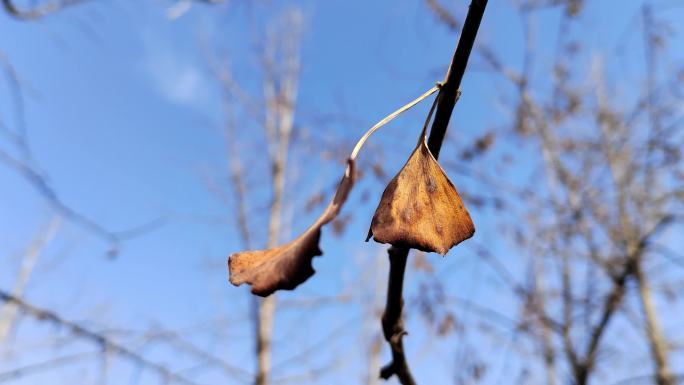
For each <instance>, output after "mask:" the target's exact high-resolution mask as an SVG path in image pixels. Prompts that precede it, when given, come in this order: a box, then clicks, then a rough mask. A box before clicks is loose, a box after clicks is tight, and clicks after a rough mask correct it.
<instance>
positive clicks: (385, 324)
mask: <svg viewBox="0 0 684 385" xmlns="http://www.w3.org/2000/svg"><path fill="white" fill-rule="evenodd" d="M486 6H487V0H473V1H472V2H471V3H470V9H469V10H468V15H467V16H466V19H465V22H464V24H463V31H462V32H461V38H460V39H459V41H458V46H457V47H456V51H455V52H454V56H453V58H452V59H451V64H450V65H449V69H448V71H447V74H446V79H445V81H444V83H442V84H441V87H440V90H439V95H438V96H437V98H438V99H439V100H438V102H437V111H436V113H435V120H434V121H433V123H432V129H431V130H430V137H429V138H428V147H429V149H430V151H431V152H432V154H433V155H434V157H435V158H438V157H439V151H440V150H441V148H442V142H443V141H444V137H445V135H446V130H447V127H448V126H449V120H450V118H451V113H452V111H453V109H454V106H455V105H456V101H457V100H458V97H459V95H460V93H461V91H460V87H461V80H462V79H463V74H464V73H465V70H466V66H467V65H468V58H469V57H470V52H471V51H472V48H473V44H474V43H475V37H476V36H477V31H478V29H479V28H480V22H481V21H482V16H483V15H484V11H485V7H486ZM408 253H409V249H406V248H394V247H391V248H390V249H389V258H390V272H389V282H388V286H387V303H386V305H385V312H384V314H383V316H382V328H383V332H384V334H385V339H386V340H387V342H388V343H389V344H390V347H391V348H392V362H390V363H389V364H387V365H386V366H385V367H383V368H382V370H381V372H380V376H381V377H382V378H384V379H388V378H390V377H391V376H392V375H396V376H397V378H398V379H399V382H401V383H402V384H403V385H414V384H415V383H416V382H415V380H414V379H413V376H412V375H411V371H410V369H409V367H408V364H407V361H406V355H405V353H404V347H403V343H402V337H403V336H404V335H405V334H406V331H405V330H404V325H403V317H402V309H403V285H404V271H405V269H406V261H407V258H408Z"/></svg>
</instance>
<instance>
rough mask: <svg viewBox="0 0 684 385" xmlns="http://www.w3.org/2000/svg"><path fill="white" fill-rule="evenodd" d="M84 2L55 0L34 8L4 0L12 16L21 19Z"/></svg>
mask: <svg viewBox="0 0 684 385" xmlns="http://www.w3.org/2000/svg"><path fill="white" fill-rule="evenodd" d="M82 2H84V0H55V1H52V2H48V3H44V4H41V5H36V6H33V7H32V8H24V9H23V8H19V7H18V6H17V5H16V4H14V2H13V1H12V0H2V6H3V8H5V11H6V12H7V13H8V14H10V15H11V16H12V17H14V18H16V19H19V20H36V19H40V18H43V17H45V16H47V15H50V14H53V13H56V12H59V11H61V10H62V9H64V8H67V7H69V6H72V5H76V4H79V3H82Z"/></svg>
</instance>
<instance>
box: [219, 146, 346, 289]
mask: <svg viewBox="0 0 684 385" xmlns="http://www.w3.org/2000/svg"><path fill="white" fill-rule="evenodd" d="M353 186H354V161H353V160H352V159H349V161H348V163H347V170H346V172H345V174H344V177H342V180H341V181H340V184H339V185H338V186H337V191H336V192H335V197H334V198H333V200H332V201H331V202H330V203H329V204H328V207H326V209H325V211H324V212H323V214H321V216H320V217H318V219H317V220H316V222H315V223H314V224H313V225H311V227H309V228H308V229H307V230H306V231H305V232H304V233H303V234H302V235H300V236H299V237H297V238H296V239H295V240H293V241H291V242H289V243H286V244H284V245H281V246H278V247H275V248H272V249H267V250H257V251H242V252H239V253H235V254H232V255H231V256H230V257H228V272H229V275H230V278H229V279H230V283H232V284H233V285H236V286H237V285H241V284H243V283H248V284H250V285H252V293H253V294H256V295H260V296H262V297H265V296H267V295H270V294H271V293H273V292H274V291H276V290H281V289H284V290H292V289H294V288H295V287H297V286H298V285H299V284H300V283H302V282H304V281H306V280H307V279H308V278H309V277H311V276H312V275H313V273H314V272H315V271H314V269H313V267H312V266H311V260H312V259H313V257H316V256H318V255H322V254H323V252H322V251H321V249H320V248H319V247H318V240H319V239H320V237H321V227H323V225H325V224H327V223H329V222H330V221H332V220H333V219H335V217H336V216H337V214H338V213H339V212H340V209H341V208H342V205H343V204H344V202H345V201H346V200H347V196H348V195H349V192H350V191H351V189H352V187H353Z"/></svg>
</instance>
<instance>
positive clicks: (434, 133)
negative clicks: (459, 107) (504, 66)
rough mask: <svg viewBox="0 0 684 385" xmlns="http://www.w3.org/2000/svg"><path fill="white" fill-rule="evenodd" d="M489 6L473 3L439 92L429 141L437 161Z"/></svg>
mask: <svg viewBox="0 0 684 385" xmlns="http://www.w3.org/2000/svg"><path fill="white" fill-rule="evenodd" d="M486 6H487V0H473V1H472V2H471V3H470V8H469V9H468V16H466V19H465V22H464V23H463V30H462V31H461V38H460V39H459V41H458V46H457V47H456V51H455V52H454V56H453V58H452V59H451V64H450V65H449V69H448V70H447V74H446V79H445V80H444V84H442V88H441V90H440V91H439V94H440V95H439V98H440V100H439V104H437V112H435V120H434V122H433V123H432V130H430V137H429V138H428V147H429V148H430V151H431V152H432V155H434V156H435V158H439V151H440V150H441V149H442V142H443V141H444V136H445V135H446V131H447V127H448V126H449V119H451V113H452V111H453V110H454V106H455V105H456V100H458V96H459V94H460V88H461V80H462V79H463V74H465V70H466V66H467V65H468V58H469V57H470V52H471V51H472V50H473V44H474V43H475V37H476V36H477V31H478V29H479V28H480V22H481V21H482V16H483V15H484V11H485V7H486Z"/></svg>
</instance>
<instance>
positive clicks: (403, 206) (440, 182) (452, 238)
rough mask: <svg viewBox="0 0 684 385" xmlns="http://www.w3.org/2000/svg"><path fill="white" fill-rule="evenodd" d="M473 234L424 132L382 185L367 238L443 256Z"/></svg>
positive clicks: (466, 212)
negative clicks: (399, 165)
mask: <svg viewBox="0 0 684 385" xmlns="http://www.w3.org/2000/svg"><path fill="white" fill-rule="evenodd" d="M474 233H475V226H474V225H473V221H472V220H471V219H470V214H468V210H466V208H465V206H464V205H463V200H461V197H460V196H459V195H458V191H456V188H455V187H454V185H453V184H452V183H451V181H450V180H449V178H448V177H447V175H446V173H444V170H442V167H440V165H439V163H437V160H436V159H435V157H434V156H432V153H431V152H430V150H429V149H428V147H427V144H426V141H425V136H424V135H423V137H422V138H421V140H420V141H419V143H418V146H416V148H415V150H414V151H413V153H412V154H411V156H410V157H409V160H408V161H407V162H406V164H405V165H404V167H403V168H402V169H401V171H399V173H398V174H397V175H396V176H395V177H394V179H392V180H391V181H390V183H389V184H388V185H387V188H385V191H384V192H383V194H382V198H381V199H380V204H379V205H378V208H377V209H376V210H375V215H373V221H372V222H371V228H370V230H369V232H368V238H367V239H366V240H368V239H370V238H371V237H373V239H375V241H377V242H380V243H389V244H392V245H393V246H397V247H409V248H412V249H418V250H422V251H427V252H437V253H440V254H442V255H444V254H446V253H447V251H449V249H451V248H452V247H454V246H456V245H457V244H459V243H461V242H462V241H464V240H466V239H468V238H470V237H472V236H473V234H474Z"/></svg>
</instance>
